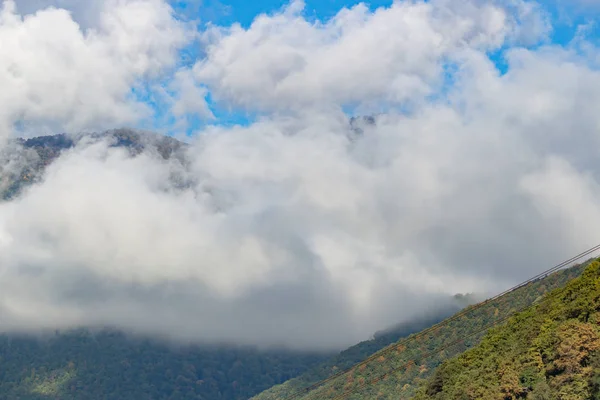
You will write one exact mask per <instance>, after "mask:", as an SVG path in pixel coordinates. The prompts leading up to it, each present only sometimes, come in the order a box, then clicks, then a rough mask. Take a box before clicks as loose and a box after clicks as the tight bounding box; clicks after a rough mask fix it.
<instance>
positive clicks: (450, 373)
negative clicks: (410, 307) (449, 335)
mask: <svg viewBox="0 0 600 400" xmlns="http://www.w3.org/2000/svg"><path fill="white" fill-rule="evenodd" d="M416 399H418V400H425V399H436V400H442V399H505V400H510V399H536V400H542V399H546V400H551V399H552V400H554V399H555V400H559V399H560V400H577V399H600V263H598V262H594V263H592V264H590V265H589V266H588V268H587V269H586V270H585V272H584V274H583V275H582V276H581V277H580V278H578V279H575V280H573V281H571V282H570V283H569V284H568V285H567V286H566V287H564V288H561V289H557V290H555V291H553V292H551V293H549V294H548V295H546V296H545V297H544V299H543V300H542V301H540V302H539V303H538V304H536V305H535V306H534V307H532V308H530V309H528V310H526V311H524V312H521V313H519V314H517V315H515V316H514V317H512V318H511V319H510V320H509V321H508V323H507V324H504V325H502V326H500V327H498V328H495V329H493V330H491V331H489V332H488V334H487V335H486V336H485V338H484V339H483V340H482V342H481V343H480V344H479V345H478V346H477V347H475V348H473V349H471V350H469V351H467V352H465V353H464V354H462V355H461V356H460V357H457V358H455V359H452V360H450V361H448V362H446V363H444V364H443V365H442V366H441V367H440V368H438V369H437V370H436V372H435V373H434V374H433V376H432V377H431V378H430V379H429V380H428V381H427V383H426V384H425V385H424V387H423V388H422V389H421V390H420V393H419V395H418V396H417V397H416Z"/></svg>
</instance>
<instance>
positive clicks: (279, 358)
mask: <svg viewBox="0 0 600 400" xmlns="http://www.w3.org/2000/svg"><path fill="white" fill-rule="evenodd" d="M325 357H327V355H326V354H317V353H315V354H311V353H308V352H291V351H259V350H257V349H253V348H239V347H235V348H234V347H226V346H222V347H219V346H205V347H202V346H184V347H173V346H169V345H167V344H166V343H163V342H159V341H154V340H149V339H140V338H134V337H127V336H126V335H124V334H123V333H120V332H118V331H108V330H104V331H101V332H90V331H88V330H77V331H71V332H66V333H56V334H54V335H52V336H48V335H46V336H44V337H37V338H34V337H23V336H14V335H11V336H9V335H3V336H0V365H1V368H0V398H1V399H22V400H49V399H61V400H70V399H78V400H79V399H81V400H84V399H94V400H100V399H102V400H110V399H112V400H123V399H127V400H130V399H131V400H136V399H139V400H142V399H144V400H148V399H157V400H160V399H169V400H188V399H190V400H200V399H202V400H213V399H231V400H233V399H240V400H242V399H247V398H248V397H250V396H252V395H253V394H256V393H258V392H260V391H261V390H264V389H266V388H268V387H270V386H272V385H275V384H277V383H281V382H283V381H285V380H287V379H290V378H293V377H294V376H297V375H298V374H301V373H302V372H304V371H306V370H307V369H308V368H309V367H311V366H313V365H315V364H316V363H318V362H320V361H322V360H323V359H324V358H325Z"/></svg>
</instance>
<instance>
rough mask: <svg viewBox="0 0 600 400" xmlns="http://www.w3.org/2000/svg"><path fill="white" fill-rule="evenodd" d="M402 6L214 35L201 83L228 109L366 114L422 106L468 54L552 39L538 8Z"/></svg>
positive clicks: (278, 17) (280, 18) (291, 8)
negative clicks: (348, 109)
mask: <svg viewBox="0 0 600 400" xmlns="http://www.w3.org/2000/svg"><path fill="white" fill-rule="evenodd" d="M510 4H511V7H510V8H509V7H502V6H498V5H496V4H494V3H484V2H461V1H448V0H440V1H432V2H395V3H394V4H393V5H392V6H390V7H387V8H379V9H377V10H375V11H374V12H371V11H370V10H369V9H368V8H367V6H366V5H364V4H362V3H361V4H358V5H356V6H354V7H353V8H351V9H342V10H341V11H340V12H339V13H338V14H337V15H335V16H334V17H333V18H332V19H331V20H328V21H326V22H321V21H315V22H310V21H307V20H306V19H305V18H304V17H303V16H302V14H301V11H302V9H303V2H302V1H294V2H292V3H291V4H290V5H288V6H287V7H286V8H285V9H284V10H283V11H282V12H280V13H277V14H275V15H273V16H267V15H261V16H259V17H257V18H256V20H255V21H254V22H253V23H252V25H251V26H250V27H249V28H248V29H244V28H242V27H240V26H238V25H234V26H232V27H228V28H221V27H214V28H212V29H209V30H208V31H207V32H205V34H204V38H205V42H206V44H207V48H206V49H207V50H206V51H207V56H206V58H205V59H204V60H201V61H200V62H198V63H197V64H196V66H195V73H196V76H197V79H198V80H199V81H200V82H202V83H205V84H207V85H208V86H209V87H210V88H211V90H212V93H213V95H214V96H215V97H216V98H217V99H221V100H223V101H225V102H228V103H234V104H236V105H239V106H242V107H246V108H248V109H252V110H256V109H258V110H260V111H273V110H275V111H282V110H285V111H295V110H297V109H298V108H303V109H304V108H307V107H323V106H332V105H335V106H363V107H362V109H363V110H365V111H380V109H382V108H383V109H385V108H387V107H390V106H394V105H395V106H398V105H404V104H406V103H408V104H412V103H415V102H416V103H418V102H419V101H422V100H423V98H424V97H426V96H429V95H431V94H432V93H433V92H434V91H435V90H436V89H439V87H440V86H441V85H442V84H443V82H444V74H445V68H444V67H445V66H446V65H448V64H450V63H452V62H457V61H459V59H460V58H461V57H463V56H464V53H465V52H469V51H485V50H494V49H497V48H499V47H500V46H502V45H503V44H504V43H506V42H507V41H511V42H514V43H519V42H537V41H538V40H540V38H542V37H544V36H545V35H546V34H547V33H548V26H547V21H546V20H545V17H544V15H543V13H541V12H539V10H538V7H537V6H536V5H535V4H534V3H527V2H523V1H516V2H511V3H510Z"/></svg>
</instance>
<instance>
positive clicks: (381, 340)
mask: <svg viewBox="0 0 600 400" xmlns="http://www.w3.org/2000/svg"><path fill="white" fill-rule="evenodd" d="M455 300H458V301H457V302H456V303H454V304H453V305H451V306H448V307H446V308H445V309H442V310H439V311H437V312H435V313H433V314H431V315H426V316H423V317H422V318H420V319H417V320H414V321H408V322H404V323H401V324H398V325H396V326H395V327H393V328H392V329H388V330H386V331H385V332H381V333H376V334H375V335H374V338H373V339H371V340H366V341H364V342H360V343H358V344H356V345H354V346H352V347H350V348H348V349H346V350H344V351H342V352H340V353H339V354H338V355H336V356H335V357H332V358H330V359H328V360H326V361H324V362H323V363H321V364H319V365H317V366H316V367H313V368H311V369H309V370H308V371H307V372H306V373H304V374H302V375H301V376H299V377H297V378H294V379H291V380H289V381H287V382H285V383H284V384H281V385H277V386H274V387H273V388H271V389H269V390H267V391H265V392H263V393H261V395H260V396H257V397H256V399H270V398H280V397H285V396H286V395H288V394H290V393H293V392H294V391H296V390H300V389H302V388H304V387H307V386H309V385H311V384H313V383H315V382H318V381H320V380H322V379H325V378H327V377H329V376H331V375H332V374H333V373H335V372H336V371H339V370H344V369H347V368H350V367H352V366H353V365H354V364H356V363H358V362H360V361H362V360H364V359H365V358H367V357H368V356H370V355H371V354H373V353H374V352H376V351H378V350H381V349H383V348H385V347H387V346H388V345H390V344H391V343H395V342H396V341H398V340H399V339H401V338H404V337H407V336H409V335H410V334H412V333H416V332H419V331H421V330H423V329H426V328H428V327H430V326H432V325H434V324H437V323H438V322H440V321H442V320H444V319H445V318H447V317H449V316H450V315H452V314H454V313H455V312H457V311H459V309H460V308H461V307H460V306H459V305H460V304H461V303H463V304H464V303H466V302H468V301H469V299H468V298H467V297H464V298H458V296H456V298H455Z"/></svg>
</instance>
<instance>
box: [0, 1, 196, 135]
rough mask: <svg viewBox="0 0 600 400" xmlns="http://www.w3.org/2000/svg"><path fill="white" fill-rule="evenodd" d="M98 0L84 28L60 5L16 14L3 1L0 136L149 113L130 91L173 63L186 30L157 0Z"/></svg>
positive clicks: (110, 123)
mask: <svg viewBox="0 0 600 400" xmlns="http://www.w3.org/2000/svg"><path fill="white" fill-rule="evenodd" d="M67 3H68V2H67ZM97 3H98V13H97V15H95V18H96V25H95V27H93V28H89V29H84V28H83V27H82V26H80V25H79V24H78V23H77V22H76V21H74V20H73V16H72V14H71V13H70V12H69V11H68V10H66V9H62V8H56V7H48V8H42V9H33V10H32V12H33V14H27V15H22V14H20V13H19V9H18V8H17V4H15V2H14V1H13V0H5V1H3V3H2V5H1V9H0V42H2V48H1V49H0V65H2V67H0V86H2V93H1V94H0V109H1V111H0V137H6V136H8V135H9V134H10V133H11V131H12V130H13V129H14V128H15V127H17V128H20V130H21V131H23V130H24V131H27V132H33V131H35V132H39V131H41V130H47V131H57V130H58V131H60V130H61V129H64V130H67V131H69V132H78V131H81V130H90V129H99V128H108V127H114V126H115V125H117V126H118V125H122V124H133V123H136V122H137V121H138V120H139V119H140V118H142V117H145V116H149V115H150V109H149V107H148V106H147V105H146V104H145V103H144V102H142V101H140V99H137V98H135V96H134V95H133V94H132V89H133V88H135V87H136V86H138V85H140V84H142V83H143V81H147V80H150V79H153V78H155V77H157V76H159V75H160V74H161V72H163V71H164V70H165V69H168V68H169V67H173V66H174V65H175V63H176V56H177V50H178V49H179V48H180V47H181V46H182V45H184V44H185V43H186V42H187V39H188V38H187V33H186V30H185V29H184V27H183V26H182V25H181V24H180V23H179V22H178V21H177V20H176V19H175V18H174V16H173V14H172V10H171V8H170V6H169V5H168V4H167V3H165V2H163V1H161V0H131V1H112V0H111V1H105V2H103V3H102V4H100V2H97ZM69 4H70V3H69ZM73 4H75V3H73ZM95 4H96V3H95ZM57 5H59V6H60V5H62V3H60V2H59V3H57Z"/></svg>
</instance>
